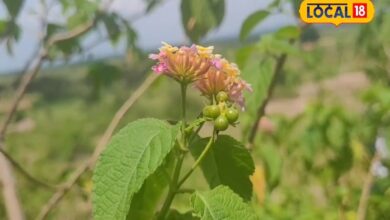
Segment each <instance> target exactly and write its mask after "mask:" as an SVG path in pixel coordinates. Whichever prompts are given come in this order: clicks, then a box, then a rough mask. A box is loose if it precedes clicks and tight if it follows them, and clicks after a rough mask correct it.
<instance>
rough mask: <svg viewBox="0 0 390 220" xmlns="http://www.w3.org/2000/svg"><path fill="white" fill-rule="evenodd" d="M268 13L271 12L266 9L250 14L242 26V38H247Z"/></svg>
mask: <svg viewBox="0 0 390 220" xmlns="http://www.w3.org/2000/svg"><path fill="white" fill-rule="evenodd" d="M268 15H269V12H268V11H265V10H259V11H256V12H254V13H252V14H251V15H249V16H248V17H247V18H246V19H245V21H244V23H243V24H242V26H241V31H240V39H241V40H245V39H246V38H247V37H248V36H249V34H250V33H251V32H252V30H253V29H254V28H255V27H256V26H257V25H258V24H259V23H260V22H261V21H263V20H264V19H265V18H267V16H268Z"/></svg>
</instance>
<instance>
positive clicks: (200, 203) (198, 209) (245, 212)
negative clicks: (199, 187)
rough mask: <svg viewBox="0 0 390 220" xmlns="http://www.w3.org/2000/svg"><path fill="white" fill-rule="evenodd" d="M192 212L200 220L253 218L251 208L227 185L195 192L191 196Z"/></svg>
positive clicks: (241, 219) (253, 214)
mask: <svg viewBox="0 0 390 220" xmlns="http://www.w3.org/2000/svg"><path fill="white" fill-rule="evenodd" d="M191 206H192V208H193V209H194V214H195V215H196V216H198V217H200V218H201V220H221V219H229V220H244V219H245V220H255V219H258V218H257V217H256V215H255V213H254V211H253V210H252V208H251V207H250V206H249V205H248V204H246V203H244V202H243V201H242V199H241V197H240V196H238V195H237V194H235V193H234V192H233V191H232V190H231V189H229V187H227V186H218V187H217V188H215V189H213V190H211V191H207V192H195V193H194V194H193V195H192V196H191Z"/></svg>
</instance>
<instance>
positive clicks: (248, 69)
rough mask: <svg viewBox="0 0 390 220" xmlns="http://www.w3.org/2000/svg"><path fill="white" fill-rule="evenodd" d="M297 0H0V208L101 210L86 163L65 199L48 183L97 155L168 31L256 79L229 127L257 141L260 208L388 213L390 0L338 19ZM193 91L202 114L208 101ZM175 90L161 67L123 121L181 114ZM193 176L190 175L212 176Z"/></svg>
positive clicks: (370, 215) (55, 212)
mask: <svg viewBox="0 0 390 220" xmlns="http://www.w3.org/2000/svg"><path fill="white" fill-rule="evenodd" d="M299 3H300V1H298V0H266V1H265V0H262V1H259V0H240V1H235V0H2V1H0V123H2V127H1V129H0V148H1V149H2V152H3V154H4V152H5V153H6V154H7V155H8V156H5V157H0V180H1V184H0V189H1V190H2V192H3V194H2V196H1V197H0V219H23V216H24V218H25V219H35V218H37V219H64V220H68V219H91V202H90V196H91V189H92V181H91V176H92V172H91V171H90V170H87V171H85V172H83V175H81V176H80V177H79V178H77V180H76V181H75V183H74V184H72V185H71V187H69V189H70V190H69V191H68V189H67V188H66V187H65V188H66V193H65V194H64V197H61V198H59V199H58V200H56V201H55V205H53V204H51V202H49V201H53V200H51V198H52V195H53V193H55V192H56V191H57V192H58V190H60V191H61V190H62V189H64V188H61V187H60V188H58V187H57V188H55V189H53V188H50V187H48V186H44V185H45V184H42V183H40V182H43V183H46V184H49V185H60V186H61V184H62V183H65V182H66V181H68V180H69V178H72V176H73V174H74V172H75V171H76V172H77V170H78V168H79V167H80V166H82V164H84V163H85V162H86V161H87V160H89V158H90V157H91V154H92V153H93V152H94V149H95V148H96V145H97V144H98V142H99V140H100V137H101V135H102V134H103V133H104V132H105V130H106V128H107V126H108V125H109V123H110V121H111V119H112V117H113V116H114V114H115V113H116V112H117V110H118V109H119V108H120V107H121V106H122V104H123V103H124V102H125V101H126V100H128V98H129V97H131V96H132V95H133V94H134V91H137V88H138V87H139V86H140V85H143V82H144V80H145V79H147V77H148V76H149V75H150V74H153V73H151V71H150V68H151V65H152V64H153V63H152V62H151V61H150V60H149V59H148V58H147V56H148V54H149V53H152V52H156V51H157V49H158V47H160V45H161V41H165V42H168V43H171V44H173V45H191V44H192V43H199V44H201V45H204V46H209V45H213V46H214V48H215V51H216V52H217V53H220V54H223V55H224V56H225V57H227V58H228V59H229V60H232V61H234V62H236V63H237V64H238V66H239V67H240V69H241V71H242V75H243V78H245V79H246V80H247V81H248V82H250V83H251V84H252V87H253V89H254V92H253V94H246V98H247V110H246V112H243V113H242V117H241V119H242V120H241V121H242V122H241V124H240V125H239V126H237V127H236V128H232V129H229V130H228V131H227V132H228V133H230V134H232V135H233V136H234V137H236V138H238V139H241V140H243V141H245V142H246V143H249V144H250V146H251V152H252V153H253V155H254V157H255V161H256V172H255V173H254V175H253V178H252V182H253V185H254V196H253V207H255V209H256V211H257V212H258V214H259V215H260V216H261V217H262V219H390V202H389V201H390V177H389V171H388V169H389V168H390V154H389V150H390V147H389V146H390V87H389V85H390V1H388V0H374V1H373V3H374V5H375V7H376V14H375V19H374V20H373V21H372V22H371V23H370V24H359V25H348V24H347V25H342V26H341V27H337V28H336V27H335V26H333V25H307V24H303V23H301V22H300V19H299V15H298V10H297V7H298V6H299ZM189 95H190V98H189V105H190V107H189V111H190V112H189V117H192V118H195V117H196V115H197V114H198V113H199V112H200V111H201V109H202V107H203V105H204V103H205V100H204V99H203V98H202V97H200V96H199V94H198V93H197V92H196V91H195V90H194V91H192V92H190V94H189ZM179 100H180V92H179V87H178V86H177V85H176V84H175V83H174V82H171V81H170V80H167V79H166V78H164V77H159V78H157V79H154V81H153V83H152V84H151V86H150V87H149V88H148V89H147V90H146V91H144V92H142V97H140V98H139V99H138V100H136V102H135V103H134V105H133V106H132V107H131V109H130V110H129V111H128V112H127V114H126V115H125V116H124V117H123V118H122V120H121V121H120V124H119V125H118V126H117V129H119V128H120V127H123V126H124V125H125V124H127V123H129V122H131V121H133V120H135V119H137V118H141V117H158V118H164V119H167V120H176V119H177V115H178V114H179V113H178V109H179V108H177V107H176V106H177V105H178V103H179ZM262 110H263V111H262ZM254 127H255V129H253V128H254ZM205 129H208V128H207V127H206V128H205ZM10 160H12V161H11V162H10ZM7 161H8V162H7ZM188 166H190V164H188ZM196 175H202V174H201V172H196ZM196 175H195V177H194V178H192V181H189V182H191V184H192V185H195V186H196V187H197V188H200V189H202V188H207V184H206V183H205V182H202V180H201V179H202V178H196ZM36 180H39V181H36ZM52 199H53V198H52ZM187 200H188V197H186V196H185V195H183V196H180V197H179V198H178V199H177V200H175V206H176V207H179V209H180V210H182V211H183V212H184V211H186V210H188V209H189V206H188V202H187ZM51 205H53V207H52V208H50V209H49V212H48V213H47V214H46V215H44V216H43V215H42V213H45V208H47V207H51ZM46 211H47V210H46ZM10 213H14V214H13V217H12V215H11V214H10ZM18 216H19V217H20V216H21V217H22V218H19V217H18ZM37 216H38V217H37Z"/></svg>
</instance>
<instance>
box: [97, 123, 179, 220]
mask: <svg viewBox="0 0 390 220" xmlns="http://www.w3.org/2000/svg"><path fill="white" fill-rule="evenodd" d="M178 131H179V125H176V126H171V125H169V124H167V123H165V122H163V121H160V120H157V119H141V120H137V121H134V122H132V123H130V124H128V125H127V126H126V127H124V128H123V129H121V130H120V131H119V132H118V133H117V134H116V135H114V136H113V138H112V140H111V141H110V143H109V144H108V146H107V149H106V150H105V151H104V152H103V153H102V155H101V156H100V158H99V161H98V163H97V166H96V168H95V171H94V176H93V182H94V193H93V197H92V202H93V216H94V219H96V220H110V219H113V220H123V219H126V215H127V213H128V211H129V209H130V207H131V203H132V199H133V197H134V194H135V193H137V192H138V191H139V190H140V189H141V187H142V185H143V183H144V181H145V180H146V179H147V178H148V177H149V176H150V175H151V174H153V173H154V172H155V171H156V170H157V168H158V167H160V165H161V164H162V162H163V161H164V159H165V157H166V156H167V155H168V153H169V152H170V151H171V150H172V148H173V146H174V144H175V140H176V136H177V134H178Z"/></svg>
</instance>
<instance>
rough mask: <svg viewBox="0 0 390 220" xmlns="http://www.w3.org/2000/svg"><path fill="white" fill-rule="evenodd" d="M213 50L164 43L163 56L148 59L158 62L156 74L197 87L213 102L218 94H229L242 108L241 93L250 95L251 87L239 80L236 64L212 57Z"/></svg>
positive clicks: (161, 51)
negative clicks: (245, 91)
mask: <svg viewBox="0 0 390 220" xmlns="http://www.w3.org/2000/svg"><path fill="white" fill-rule="evenodd" d="M213 49H214V48H213V47H202V46H198V45H192V46H191V47H186V46H182V47H180V48H178V47H174V46H171V45H169V44H167V43H164V42H163V46H162V47H161V48H160V52H159V53H158V54H150V56H149V58H150V59H152V60H155V61H157V64H156V65H154V66H153V67H152V69H153V71H154V72H156V73H158V74H164V75H167V76H169V77H171V78H173V79H175V80H176V81H178V82H180V83H185V84H189V83H194V85H195V87H196V88H197V89H198V90H199V91H200V92H201V93H202V95H204V96H206V97H208V98H209V99H210V100H215V98H216V95H217V94H218V93H219V92H226V93H227V94H228V96H229V100H230V101H231V102H234V103H237V104H238V105H240V106H241V107H243V106H244V97H243V94H242V92H243V91H244V90H248V91H251V90H252V89H251V87H250V85H249V84H248V83H247V82H245V81H244V80H243V79H241V78H240V70H239V69H238V67H237V65H236V64H234V63H230V62H229V61H228V60H226V59H225V58H223V57H222V56H221V55H219V54H213Z"/></svg>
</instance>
